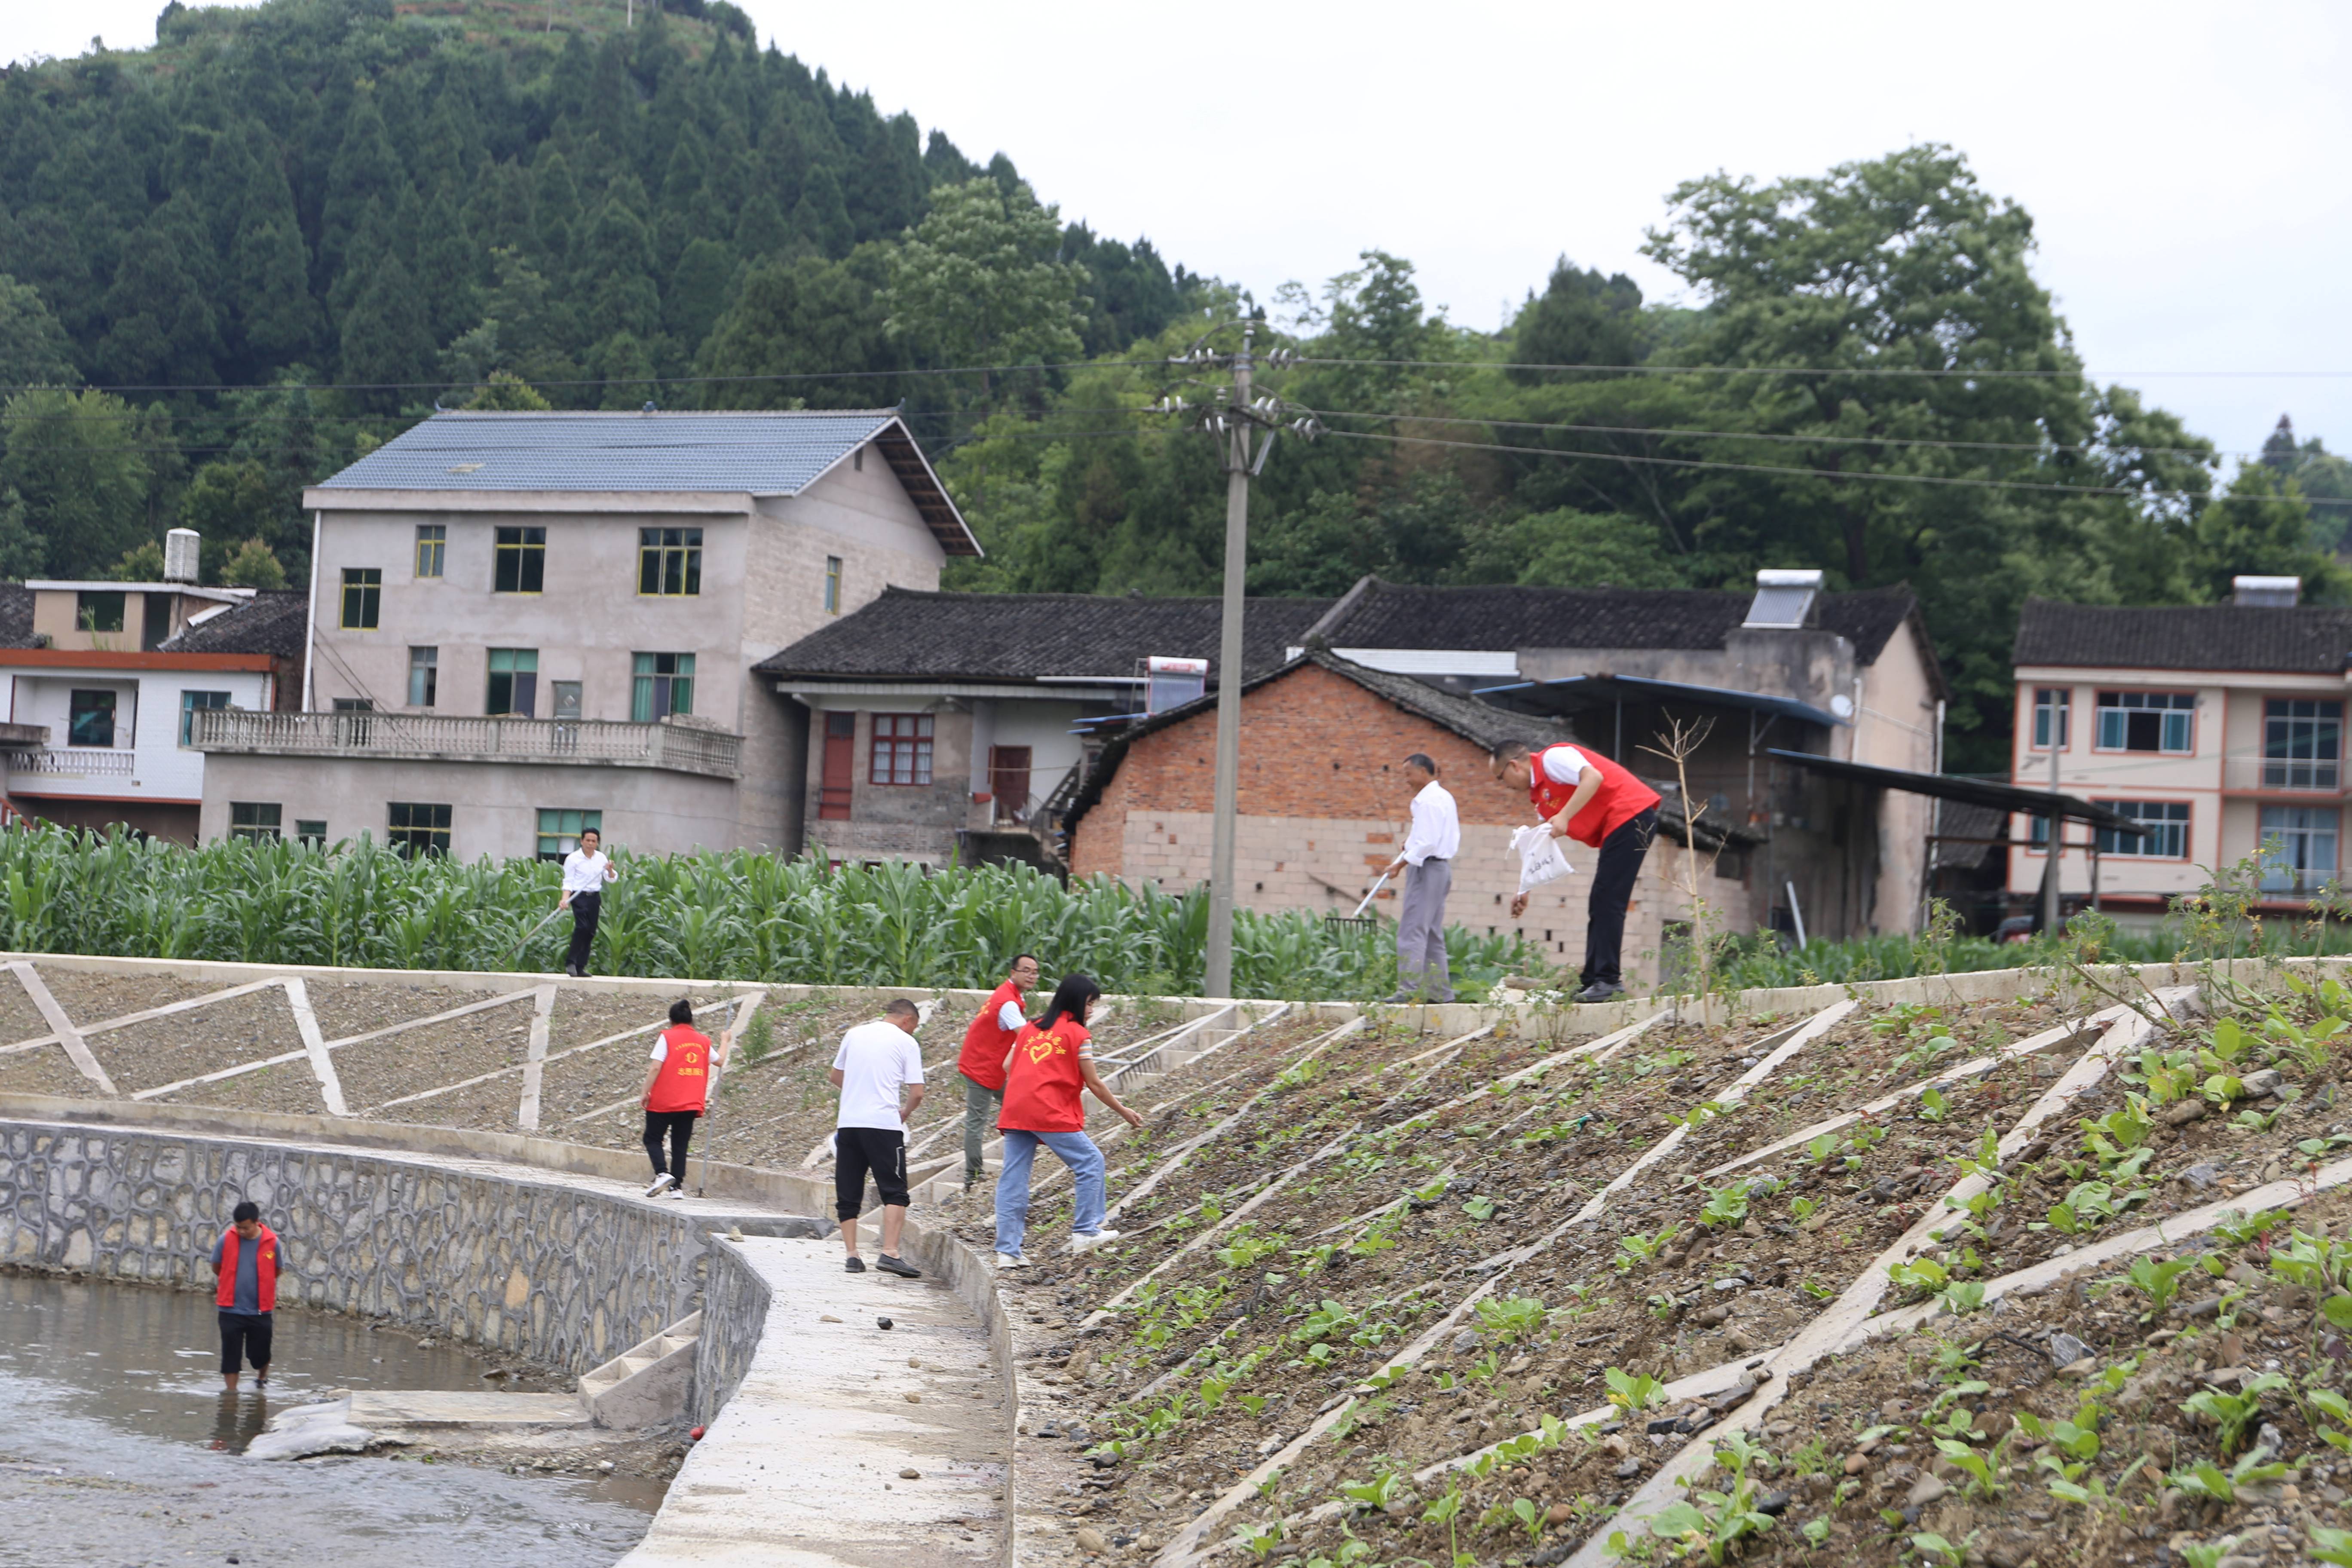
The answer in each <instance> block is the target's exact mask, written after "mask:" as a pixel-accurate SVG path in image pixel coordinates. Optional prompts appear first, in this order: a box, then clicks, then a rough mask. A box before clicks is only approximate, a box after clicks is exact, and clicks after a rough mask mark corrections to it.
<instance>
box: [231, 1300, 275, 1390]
mask: <svg viewBox="0 0 2352 1568" xmlns="http://www.w3.org/2000/svg"><path fill="white" fill-rule="evenodd" d="M270 1328H271V1322H270V1317H269V1314H268V1313H267V1312H261V1313H253V1312H226V1311H225V1312H223V1313H222V1314H221V1315H220V1331H221V1375H222V1376H223V1377H227V1376H230V1375H231V1374H233V1373H238V1372H242V1371H243V1370H245V1369H244V1367H243V1365H242V1364H241V1363H245V1362H248V1361H249V1362H251V1363H253V1370H254V1371H256V1372H268V1370H269V1332H270Z"/></svg>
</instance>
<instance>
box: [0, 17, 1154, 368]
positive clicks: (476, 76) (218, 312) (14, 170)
mask: <svg viewBox="0 0 2352 1568" xmlns="http://www.w3.org/2000/svg"><path fill="white" fill-rule="evenodd" d="M624 5H625V0H589V3H583V0H562V5H561V6H560V7H555V6H541V5H533V4H529V3H525V0H517V3H512V4H509V3H505V0H442V3H438V4H433V3H425V4H394V3H392V0H271V3H270V4H268V5H263V6H261V7H259V8H258V9H256V10H244V9H229V8H225V7H224V8H211V9H205V10H186V9H184V8H183V7H182V6H181V5H179V3H178V0H173V4H172V5H170V7H169V8H168V9H167V10H166V11H165V12H164V13H163V16H162V17H161V19H160V20H159V22H158V25H157V31H158V35H159V42H158V44H157V46H156V47H154V48H152V49H148V50H142V51H138V52H136V53H131V54H109V55H105V56H99V57H88V58H82V59H79V60H72V61H65V62H56V63H51V64H47V65H43V66H39V67H36V68H16V69H13V70H10V71H8V72H7V73H6V74H5V81H0V257H5V258H6V260H5V265H4V266H0V270H5V271H7V272H9V273H11V274H13V275H14V276H15V278H16V279H17V281H19V282H21V283H28V284H31V285H33V286H34V287H35V288H37V289H39V290H40V292H41V295H42V297H43V299H44V300H46V301H47V304H48V306H49V309H50V310H51V311H52V312H53V313H54V314H55V315H56V317H57V320H58V322H59V323H60V324H61V325H62V326H63V328H64V329H65V331H66V334H67V336H68V339H69V341H70V345H71V347H70V357H71V359H72V362H73V365H74V368H75V369H76V370H78V371H79V373H80V374H82V375H83V376H84V377H86V378H87V379H89V380H90V381H92V382H96V383H100V384H110V385H118V386H135V385H157V384H169V385H187V384H196V385H203V384H213V383H228V384H250V383H263V382H268V381H272V380H275V379H277V378H278V376H279V375H280V374H282V373H284V372H285V371H287V370H289V368H290V367H293V366H297V365H299V366H303V367H306V368H307V369H308V370H310V372H312V373H314V374H317V375H320V376H323V377H326V378H329V379H331V380H334V381H338V382H345V383H378V384H384V383H423V382H428V381H431V380H433V379H435V378H436V376H440V375H441V374H443V373H444V371H445V370H446V371H448V372H450V373H453V374H456V375H457V377H458V378H460V379H462V377H463V375H464V374H465V373H467V372H474V373H477V374H479V373H482V372H487V371H488V370H490V369H494V368H500V367H504V368H509V369H512V370H515V371H517V372H518V373H520V374H523V375H524V376H526V377H527V378H528V379H530V380H531V381H533V382H535V383H538V384H542V385H549V386H551V387H553V386H554V384H567V383H576V382H580V381H583V380H587V379H593V378H614V379H619V380H632V379H634V380H635V381H636V382H639V383H642V381H643V380H644V379H645V378H646V376H648V375H652V374H677V373H678V372H680V371H683V370H685V369H687V368H688V367H689V366H690V364H691V363H692V361H693V358H694V355H695V353H696V351H697V350H698V348H700V346H701V345H702V342H703V340H704V339H705V337H706V336H707V335H708V334H709V331H710V328H711V326H712V323H713V322H714V321H716V320H717V318H718V316H719V311H720V310H721V308H722V307H723V305H724V304H725V302H726V300H727V298H728V295H729V290H730V285H731V283H732V282H733V280H734V279H735V277H736V273H737V269H738V268H739V266H740V264H741V263H743V262H745V261H747V260H755V259H761V258H802V257H805V258H821V259H824V260H826V261H831V262H835V263H846V264H848V265H849V266H850V267H851V268H852V269H853V270H855V269H856V268H859V267H864V268H867V269H869V270H870V269H871V268H872V267H873V266H874V262H873V261H871V260H869V259H866V258H857V249H858V247H860V246H865V245H871V244H875V243H877V242H888V241H895V240H897V239H898V237H900V236H901V235H903V234H904V233H905V232H906V230H907V229H908V227H909V226H912V225H914V224H915V223H916V222H918V221H919V219H920V218H921V217H922V216H924V214H925V212H926V211H927V210H928V208H929V198H930V195H931V193H932V192H933V191H934V190H935V189H937V188H938V187H940V186H941V185H943V184H957V183H960V182H963V181H968V180H971V179H973V178H976V177H978V176H980V175H982V174H987V175H990V176H992V177H993V179H994V180H995V181H996V182H998V183H999V184H1001V185H1002V187H1003V190H1004V191H1005V192H1006V193H1007V194H1008V195H1009V194H1012V193H1013V192H1014V191H1015V190H1016V188H1017V186H1018V175H1017V174H1016V173H1015V171H1014V169H1013V164H1012V163H1010V162H1009V161H1008V160H1006V159H1004V158H1003V157H1002V156H1000V157H998V158H996V159H995V160H994V161H993V162H992V163H990V164H989V165H988V166H987V167H986V168H985V169H983V168H982V167H980V166H977V165H975V164H974V163H972V162H971V159H969V158H967V157H966V156H965V155H964V154H963V153H961V151H959V150H958V149H957V148H956V146H955V145H954V144H953V143H952V142H950V141H949V140H948V139H947V137H945V136H944V135H942V134H941V133H940V132H937V131H934V132H931V133H930V135H929V140H928V142H926V141H925V140H924V139H923V138H922V137H921V136H920V134H919V130H918V127H917V126H916V123H915V121H913V120H912V119H911V118H909V117H908V116H906V115H899V116H897V117H894V118H887V119H886V118H885V117H884V116H882V115H881V114H880V113H879V112H877V110H876V109H875V106H874V103H873V100H871V99H870V98H868V97H867V96H866V95H865V94H864V93H862V92H855V91H851V90H849V89H846V88H842V87H836V86H835V85H834V84H832V83H831V82H829V81H828V80H827V79H826V77H825V73H824V71H823V70H822V69H811V68H809V67H808V66H805V65H803V63H802V62H800V61H799V60H797V59H794V58H791V57H789V56H787V55H785V54H783V53H781V52H779V51H777V50H775V49H774V48H770V49H767V50H764V51H763V50H761V49H760V48H758V47H756V45H755V44H754V42H753V40H752V34H751V24H750V22H749V20H748V19H747V18H746V17H745V16H743V14H742V13H741V12H740V11H739V10H737V9H736V8H735V7H734V6H732V5H728V4H726V3H725V0H711V3H709V4H707V5H706V4H705V3H704V0H668V5H667V8H666V10H655V9H653V8H652V7H651V6H650V5H648V4H647V3H646V0H637V3H636V6H635V9H636V12H637V17H636V22H637V25H636V26H635V27H634V28H633V29H628V30H624V29H623V27H622V22H623V15H624ZM608 12H609V13H610V15H609V16H608V15H606V13H608ZM543 16H553V17H554V19H555V21H556V23H557V26H558V30H556V31H553V32H544V31H540V30H537V29H538V26H539V23H540V19H541V17H543ZM1060 239H1061V252H1062V258H1063V259H1065V260H1069V261H1075V262H1078V263H1081V264H1082V265H1084V266H1085V267H1086V268H1087V273H1088V275H1089V277H1090V278H1091V279H1093V287H1092V288H1091V289H1089V291H1088V308H1087V312H1086V316H1085V320H1084V335H1085V340H1086V347H1087V349H1088V350H1089V351H1090V352H1095V353H1100V352H1104V351H1107V350H1109V349H1112V348H1118V347H1123V346H1125V344H1126V343H1127V342H1129V341H1131V340H1132V339H1133V338H1135V337H1138V336H1142V335H1148V334H1150V333H1151V332H1154V331H1158V330H1159V329H1160V327H1161V326H1163V325H1164V324H1165V323H1166V322H1167V321H1168V319H1169V317H1170V316H1171V314H1172V313H1173V312H1174V310H1175V309H1176V304H1177V297H1178V292H1179V289H1180V287H1181V281H1180V279H1177V278H1174V277H1171V274H1170V272H1169V270H1168V268H1166V266H1165V265H1163V264H1162V262H1161V261H1160V258H1159V257H1158V256H1157V255H1156V254H1154V253H1153V251H1152V249H1151V247H1150V246H1149V245H1148V244H1146V245H1138V246H1136V247H1128V246H1125V245H1120V244H1118V243H1116V242H1108V241H1098V240H1097V239H1096V238H1095V237H1093V236H1091V235H1090V234H1088V233H1087V231H1086V230H1085V229H1083V228H1079V227H1073V228H1071V229H1069V230H1067V231H1066V233H1065V234H1063V235H1062V236H1061V237H1060ZM853 258H856V259H853ZM452 345H456V346H455V347H454V348H453V347H452ZM858 368H869V367H867V366H863V365H861V366H860V367H858ZM886 368H887V365H886ZM883 390H885V391H887V388H886V389H883ZM861 395H863V396H866V397H867V398H868V399H869V400H873V393H872V392H870V391H869V392H866V393H864V394H861ZM412 400H413V399H412ZM600 400H601V399H599V398H594V397H591V398H587V399H585V400H584V401H587V402H589V403H590V404H591V405H593V404H594V403H595V402H597V401H600ZM381 401H382V403H383V405H384V406H387V407H389V406H393V405H394V404H395V403H396V402H397V401H400V400H399V399H396V398H394V397H393V396H391V395H387V396H386V397H385V398H383V399H382V400H381ZM566 401H583V400H581V399H573V398H569V397H567V398H566ZM879 401H884V402H887V401H890V399H889V398H888V397H887V396H884V397H882V398H880V399H879ZM631 406H634V404H632V405H631Z"/></svg>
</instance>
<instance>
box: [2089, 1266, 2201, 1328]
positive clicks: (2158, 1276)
mask: <svg viewBox="0 0 2352 1568" xmlns="http://www.w3.org/2000/svg"><path fill="white" fill-rule="evenodd" d="M2196 1267H2197V1265H2196V1263H2195V1262H2194V1261H2192V1260H2190V1259H2188V1258H2174V1259H2172V1260H2171V1261H2169V1262H2164V1263H2159V1262H2158V1261H2157V1260H2156V1259H2155V1258H2134V1259H2133V1260H2132V1266H2131V1268H2130V1269H2129V1270H2128V1271H2127V1272H2126V1273H2124V1274H2121V1275H2118V1276H2116V1279H2114V1280H2111V1281H2110V1283H2121V1284H2128V1285H2130V1286H2132V1287H2133V1288H2134V1289H2137V1290H2138V1291H2139V1292H2140V1294H2141V1295H2143V1296H2146V1297H2147V1308H2148V1310H2147V1311H2145V1312H2142V1313H2141V1314H2140V1315H2139V1321H2141V1322H2143V1323H2145V1322H2147V1321H2148V1320H2149V1319H2151V1318H2154V1317H2156V1316H2158V1314H2160V1313H2161V1312H2163V1310H2164V1309H2165V1308H2166V1307H2167V1306H2168V1305H2169V1304H2170V1303H2171V1300H2172V1296H2173V1292H2174V1291H2175V1290H2176V1289H2179V1284H2178V1281H2179V1279H2180V1277H2181V1276H2182V1275H2183V1274H2186V1273H2188V1272H2189V1270H2190V1269H2192V1268H2196Z"/></svg>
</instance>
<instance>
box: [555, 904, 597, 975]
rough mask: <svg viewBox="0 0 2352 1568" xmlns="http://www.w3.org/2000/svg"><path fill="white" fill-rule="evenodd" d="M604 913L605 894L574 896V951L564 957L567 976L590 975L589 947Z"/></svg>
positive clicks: (564, 969) (564, 970) (564, 968)
mask: <svg viewBox="0 0 2352 1568" xmlns="http://www.w3.org/2000/svg"><path fill="white" fill-rule="evenodd" d="M603 913H604V894H602V893H574V894H572V951H571V952H567V953H565V954H564V955H563V972H564V973H566V974H585V973H588V945H589V943H591V942H594V941H595V940H596V917H597V916H598V915H601V914H603Z"/></svg>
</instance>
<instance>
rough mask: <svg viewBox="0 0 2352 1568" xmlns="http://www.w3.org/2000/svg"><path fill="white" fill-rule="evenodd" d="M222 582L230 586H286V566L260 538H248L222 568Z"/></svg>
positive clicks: (267, 587) (270, 587)
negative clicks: (280, 562)
mask: <svg viewBox="0 0 2352 1568" xmlns="http://www.w3.org/2000/svg"><path fill="white" fill-rule="evenodd" d="M221 583H222V584H223V585H224V586H226V587H230V588H263V589H275V588H283V587H284V586H286V568H285V567H284V566H283V565H281V564H279V563H278V557H277V556H276V555H275V554H273V553H271V552H270V549H269V546H268V545H267V544H265V543H263V542H261V541H260V540H258V539H248V540H247V541H246V542H244V543H242V544H240V545H238V546H237V547H236V554H234V555H232V556H230V557H229V558H228V564H227V565H226V566H224V567H222V568H221Z"/></svg>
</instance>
